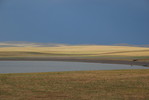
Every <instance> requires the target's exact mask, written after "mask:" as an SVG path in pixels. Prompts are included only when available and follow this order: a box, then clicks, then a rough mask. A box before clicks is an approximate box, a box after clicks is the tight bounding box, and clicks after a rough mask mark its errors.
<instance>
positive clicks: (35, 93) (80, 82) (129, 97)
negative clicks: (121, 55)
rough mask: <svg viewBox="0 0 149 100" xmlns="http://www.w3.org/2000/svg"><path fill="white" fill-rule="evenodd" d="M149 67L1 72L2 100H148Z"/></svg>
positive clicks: (0, 92) (0, 90)
mask: <svg viewBox="0 0 149 100" xmlns="http://www.w3.org/2000/svg"><path fill="white" fill-rule="evenodd" d="M148 78H149V70H113V71H77V72H49V73H22V74H0V98H1V100H148V99H149V95H148V94H149V84H148V83H149V79H148Z"/></svg>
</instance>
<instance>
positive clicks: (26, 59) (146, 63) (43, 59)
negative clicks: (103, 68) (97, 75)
mask: <svg viewBox="0 0 149 100" xmlns="http://www.w3.org/2000/svg"><path fill="white" fill-rule="evenodd" d="M0 61H65V62H86V63H106V64H125V65H131V66H133V65H139V66H144V67H149V62H143V61H133V60H132V61H128V60H117V59H94V58H92V59H89V58H69V57H66V58H65V57H62V58H61V57H60V58H0Z"/></svg>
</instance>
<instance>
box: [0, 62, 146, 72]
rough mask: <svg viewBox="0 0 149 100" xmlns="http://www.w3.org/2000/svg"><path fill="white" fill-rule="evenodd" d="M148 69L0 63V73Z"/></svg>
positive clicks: (89, 65) (119, 65)
mask: <svg viewBox="0 0 149 100" xmlns="http://www.w3.org/2000/svg"><path fill="white" fill-rule="evenodd" d="M117 69H149V67H142V66H130V65H121V64H101V63H84V62H61V61H0V73H29V72H60V71H85V70H117Z"/></svg>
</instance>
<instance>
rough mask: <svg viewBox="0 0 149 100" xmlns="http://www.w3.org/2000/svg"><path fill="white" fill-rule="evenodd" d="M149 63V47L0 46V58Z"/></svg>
mask: <svg viewBox="0 0 149 100" xmlns="http://www.w3.org/2000/svg"><path fill="white" fill-rule="evenodd" d="M135 59H137V60H136V61H135V63H133V64H136V65H145V66H146V65H147V66H148V65H149V48H147V47H146V48H145V47H129V46H106V45H105V46H104V45H59V46H55V47H33V46H30V45H28V46H24V47H0V60H45V61H49V60H56V61H57V60H61V61H85V62H100V63H121V64H132V62H133V60H135Z"/></svg>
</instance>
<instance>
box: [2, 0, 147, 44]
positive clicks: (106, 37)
mask: <svg viewBox="0 0 149 100" xmlns="http://www.w3.org/2000/svg"><path fill="white" fill-rule="evenodd" d="M0 41H28V42H42V43H66V44H102V45H109V44H120V43H128V44H138V45H140V44H149V0H0Z"/></svg>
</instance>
